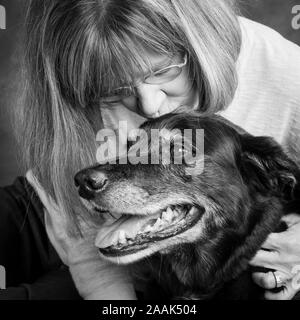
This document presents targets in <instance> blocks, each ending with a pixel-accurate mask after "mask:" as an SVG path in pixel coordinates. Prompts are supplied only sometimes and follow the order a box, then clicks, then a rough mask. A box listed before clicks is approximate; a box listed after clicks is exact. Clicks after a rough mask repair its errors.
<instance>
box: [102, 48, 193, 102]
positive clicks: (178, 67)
mask: <svg viewBox="0 0 300 320" xmlns="http://www.w3.org/2000/svg"><path fill="white" fill-rule="evenodd" d="M186 64H187V54H185V55H184V60H183V62H182V63H180V64H174V65H170V66H168V67H165V68H162V69H160V70H157V71H154V72H151V73H150V74H148V75H146V76H145V77H144V78H143V79H142V80H139V81H137V82H136V83H135V84H134V85H133V86H126V87H119V88H116V89H114V90H113V91H111V92H110V94H109V95H107V96H105V97H102V98H101V101H100V102H101V103H104V104H108V105H111V104H114V103H119V102H121V101H122V100H124V99H126V98H128V97H131V96H136V95H137V94H136V87H138V86H139V85H140V84H141V83H147V84H153V85H157V84H165V83H168V82H171V81H173V80H175V79H176V78H177V77H178V76H179V75H180V74H181V71H182V68H183V67H184V66H185V65H186Z"/></svg>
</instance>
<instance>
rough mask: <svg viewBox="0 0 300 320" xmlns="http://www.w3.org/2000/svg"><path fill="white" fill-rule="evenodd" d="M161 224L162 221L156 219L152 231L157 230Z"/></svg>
mask: <svg viewBox="0 0 300 320" xmlns="http://www.w3.org/2000/svg"><path fill="white" fill-rule="evenodd" d="M162 224H163V221H162V219H161V218H158V219H157V220H156V222H155V224H154V226H153V229H155V230H156V229H158V228H159V227H160V226H161V225H162Z"/></svg>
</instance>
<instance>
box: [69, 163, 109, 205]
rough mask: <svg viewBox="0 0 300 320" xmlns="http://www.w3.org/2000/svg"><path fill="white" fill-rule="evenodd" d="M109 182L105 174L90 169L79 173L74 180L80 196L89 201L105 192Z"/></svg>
mask: <svg viewBox="0 0 300 320" xmlns="http://www.w3.org/2000/svg"><path fill="white" fill-rule="evenodd" d="M107 180H108V179H107V176H106V174H105V173H103V172H99V171H91V170H89V169H87V170H83V171H80V172H78V173H77V174H76V176H75V178H74V182H75V186H76V187H79V195H80V196H81V197H83V198H85V199H88V200H89V199H92V198H94V197H95V195H96V193H98V192H101V191H103V189H104V187H105V185H106V184H107Z"/></svg>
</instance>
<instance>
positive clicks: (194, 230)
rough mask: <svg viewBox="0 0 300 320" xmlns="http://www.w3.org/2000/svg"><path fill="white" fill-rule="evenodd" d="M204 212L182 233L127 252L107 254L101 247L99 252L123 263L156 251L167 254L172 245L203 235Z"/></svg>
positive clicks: (110, 259)
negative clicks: (102, 251)
mask: <svg viewBox="0 0 300 320" xmlns="http://www.w3.org/2000/svg"><path fill="white" fill-rule="evenodd" d="M203 210H204V209H203ZM204 212H205V211H204ZM206 214H209V213H208V212H205V213H204V214H203V216H202V218H200V219H199V220H198V221H197V222H196V223H195V224H194V225H193V226H192V227H191V228H190V229H187V230H185V231H183V232H182V233H179V234H177V235H175V236H173V237H170V238H166V239H162V240H159V241H155V242H150V243H149V244H147V246H145V248H141V249H140V250H138V251H136V252H133V253H130V252H129V253H128V254H124V255H114V256H109V255H105V254H103V253H101V249H99V254H100V256H101V257H102V258H103V259H105V260H107V261H110V262H112V263H117V264H124V265H125V264H131V263H134V262H137V261H140V260H142V259H145V258H147V257H150V256H152V255H153V254H155V253H157V252H159V253H161V254H168V253H169V252H170V251H172V249H173V248H174V247H176V246H179V245H182V244H184V243H194V242H196V241H197V240H198V239H199V238H201V236H203V230H204V225H203V217H205V215H206Z"/></svg>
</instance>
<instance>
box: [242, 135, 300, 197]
mask: <svg viewBox="0 0 300 320" xmlns="http://www.w3.org/2000/svg"><path fill="white" fill-rule="evenodd" d="M241 146H242V154H241V158H240V162H241V163H240V170H241V173H242V176H243V179H244V180H245V182H246V183H247V184H248V185H251V186H252V187H253V188H254V189H257V190H258V191H260V192H266V193H269V192H273V193H275V194H277V195H280V196H281V197H283V198H285V199H286V200H291V199H293V198H294V191H295V187H296V186H297V185H298V183H299V179H300V170H299V168H298V167H297V165H296V164H295V163H294V162H293V161H292V160H291V159H290V158H289V157H288V156H287V154H286V153H285V152H284V151H283V149H282V147H281V146H280V145H279V144H278V143H277V142H276V141H275V140H274V139H272V138H269V137H254V136H251V135H248V134H245V135H241Z"/></svg>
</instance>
